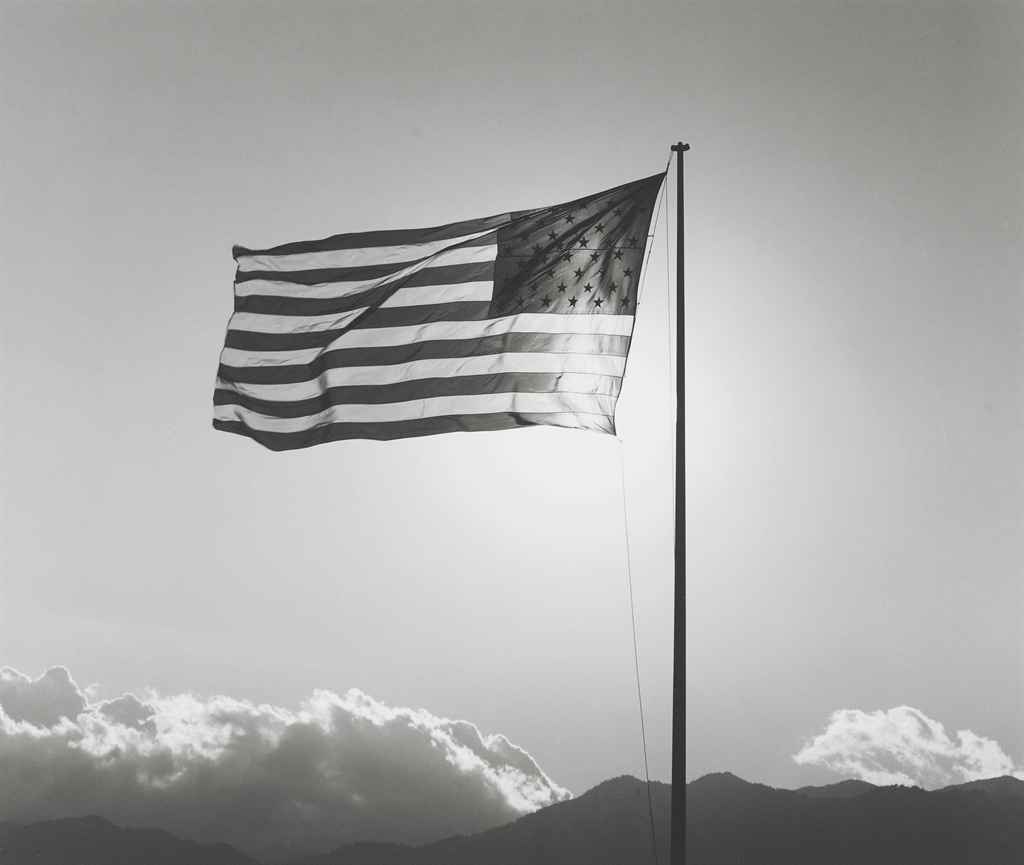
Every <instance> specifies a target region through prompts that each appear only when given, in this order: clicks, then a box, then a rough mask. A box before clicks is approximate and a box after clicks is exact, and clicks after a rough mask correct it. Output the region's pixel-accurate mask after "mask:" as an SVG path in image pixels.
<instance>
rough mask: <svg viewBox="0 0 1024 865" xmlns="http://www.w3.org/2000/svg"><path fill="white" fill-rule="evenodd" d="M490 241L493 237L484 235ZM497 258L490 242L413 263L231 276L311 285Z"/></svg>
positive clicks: (237, 279)
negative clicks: (422, 266) (417, 267)
mask: <svg viewBox="0 0 1024 865" xmlns="http://www.w3.org/2000/svg"><path fill="white" fill-rule="evenodd" d="M487 237H489V238H493V234H489V235H487ZM497 254H498V250H497V247H496V246H495V244H494V242H493V239H492V240H491V241H490V242H489V243H488V244H486V245H479V242H476V241H473V242H470V243H469V244H459V245H457V246H455V247H454V248H451V249H445V250H444V251H443V252H438V253H436V254H434V255H429V256H421V257H420V258H418V259H416V260H414V261H396V262H388V263H383V264H382V263H377V264H363V265H358V266H355V267H316V268H309V269H305V270H240V271H238V273H237V274H236V275H235V282H236V283H244V282H247V281H249V280H253V279H271V280H274V281H277V282H284V283H298V284H300V285H315V284H317V283H323V282H354V281H360V280H373V279H380V278H382V277H386V276H393V275H395V274H400V273H401V272H402V271H404V270H406V269H408V268H412V267H415V266H416V265H417V264H420V265H423V264H425V263H429V265H430V268H431V269H434V268H438V267H458V266H459V265H463V264H479V263H481V262H485V261H494V259H495V257H496V256H497Z"/></svg>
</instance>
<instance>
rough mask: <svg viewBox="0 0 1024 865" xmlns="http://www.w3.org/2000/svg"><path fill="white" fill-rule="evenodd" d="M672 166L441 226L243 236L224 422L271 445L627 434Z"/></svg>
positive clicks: (219, 419) (220, 387) (217, 421)
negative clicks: (525, 433)
mask: <svg viewBox="0 0 1024 865" xmlns="http://www.w3.org/2000/svg"><path fill="white" fill-rule="evenodd" d="M663 179H664V174H656V175H653V176H651V177H647V178H644V179H642V180H638V181H634V182H632V183H626V184H623V185H622V186H617V187H615V188H613V189H609V190H605V191H603V192H599V193H596V194H594V195H589V196H586V197H584V198H580V199H576V200H575V201H570V202H566V203H564V204H558V205H554V206H551V207H543V208H536V209H533V210H527V211H517V212H513V213H505V214H501V215H498V216H490V217H485V218H483V219H475V220H468V221H464V222H457V223H451V224H448V225H443V226H438V227H434V228H425V229H411V230H390V231H371V232H359V233H353V234H340V235H335V236H333V237H329V238H325V239H323V240H316V241H303V242H298V243H287V244H283V245H281V246H276V247H273V248H271V249H262V250H254V249H248V248H245V247H240V246H236V247H235V248H234V250H233V253H234V258H235V261H236V263H237V267H238V269H237V272H236V276H235V304H234V312H233V314H232V315H231V318H230V320H229V322H228V326H227V336H226V338H225V342H224V349H223V351H222V352H221V357H220V365H219V368H218V372H217V383H216V388H215V391H214V400H213V402H214V416H213V425H214V427H215V428H217V429H219V430H223V431H225V432H232V433H237V434H240V435H244V436H248V437H249V438H252V439H254V440H255V441H257V442H259V443H260V444H262V445H264V446H265V447H268V448H270V449H272V450H290V449H293V448H303V447H309V446H311V445H315V444H321V443H324V442H329V441H337V440H341V439H351V438H365V439H396V438H404V437H408V436H420V435H432V434H436V433H443V432H454V431H458V430H497V429H509V428H514V427H521V426H535V425H549V426H562V427H573V428H581V429H590V430H596V431H599V432H605V433H614V432H615V405H616V401H617V399H618V395H619V390H620V388H621V385H622V375H623V372H624V370H625V364H626V356H627V353H628V351H629V344H630V339H631V336H632V332H633V320H634V315H635V312H636V301H637V291H638V286H639V279H640V270H641V267H642V265H643V258H644V250H645V248H646V245H647V241H648V232H649V229H650V223H651V216H652V213H653V210H654V204H655V201H656V199H657V196H658V191H659V189H660V187H661V183H662V181H663Z"/></svg>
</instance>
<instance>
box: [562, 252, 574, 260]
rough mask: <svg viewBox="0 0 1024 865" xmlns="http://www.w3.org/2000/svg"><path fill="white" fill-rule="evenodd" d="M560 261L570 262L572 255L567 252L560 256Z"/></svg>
mask: <svg viewBox="0 0 1024 865" xmlns="http://www.w3.org/2000/svg"><path fill="white" fill-rule="evenodd" d="M562 261H572V253H571V252H567V253H566V254H565V255H563V256H562Z"/></svg>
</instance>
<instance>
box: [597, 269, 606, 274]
mask: <svg viewBox="0 0 1024 865" xmlns="http://www.w3.org/2000/svg"><path fill="white" fill-rule="evenodd" d="M604 271H605V269H604V268H603V267H602V268H601V269H600V270H599V271H598V272H597V275H598V276H604Z"/></svg>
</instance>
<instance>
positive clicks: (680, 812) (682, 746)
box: [669, 141, 690, 865]
mask: <svg viewBox="0 0 1024 865" xmlns="http://www.w3.org/2000/svg"><path fill="white" fill-rule="evenodd" d="M689 149H690V145H689V144H684V143H683V142H681V141H680V142H679V143H677V144H673V145H672V150H673V151H674V152H675V154H676V538H675V570H676V581H675V635H674V650H673V675H672V840H671V847H670V848H669V856H670V860H671V863H672V865H684V863H685V861H686V352H685V347H686V339H685V334H686V292H685V285H686V268H685V267H684V256H683V252H684V243H685V238H684V235H683V154H684V153H685V152H686V151H687V150H689Z"/></svg>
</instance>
